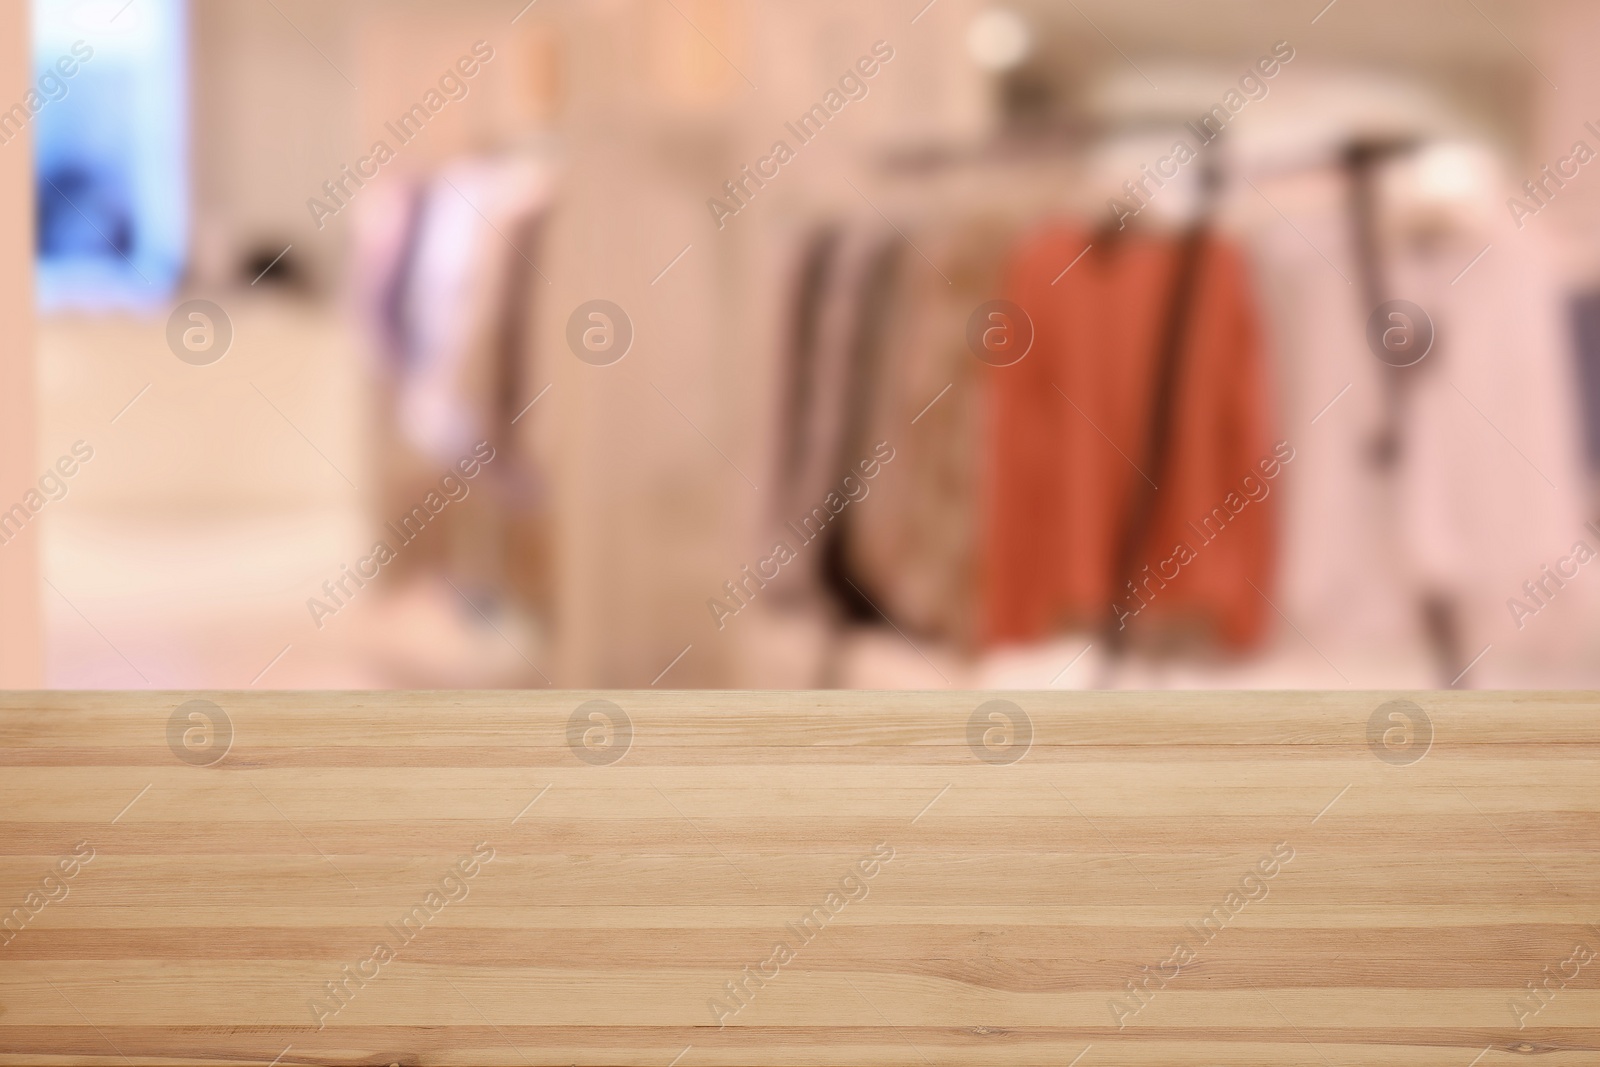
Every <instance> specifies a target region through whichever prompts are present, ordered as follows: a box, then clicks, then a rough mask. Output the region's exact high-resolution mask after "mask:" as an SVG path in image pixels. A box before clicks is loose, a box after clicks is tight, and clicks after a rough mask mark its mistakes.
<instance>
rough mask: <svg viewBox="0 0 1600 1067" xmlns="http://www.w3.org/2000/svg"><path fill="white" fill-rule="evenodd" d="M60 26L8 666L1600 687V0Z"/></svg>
mask: <svg viewBox="0 0 1600 1067" xmlns="http://www.w3.org/2000/svg"><path fill="white" fill-rule="evenodd" d="M7 12H8V13H7V14H6V15H5V18H6V19H7V20H8V21H7V24H6V25H5V26H4V27H0V47H3V48H4V49H6V61H5V64H4V67H5V69H6V71H7V83H6V85H5V87H4V94H3V99H0V108H8V109H9V110H6V111H4V113H3V114H0V196H3V199H4V202H5V210H6V211H7V212H8V213H10V215H9V217H8V218H7V220H6V225H5V226H4V227H0V230H3V231H4V232H5V233H6V234H7V236H6V237H5V242H6V244H5V248H4V249H0V252H3V255H4V256H5V257H9V258H6V259H5V260H4V261H3V262H0V281H3V282H4V288H5V293H4V295H3V296H0V299H3V300H4V301H5V306H4V309H3V312H4V314H5V315H6V318H7V321H8V322H10V323H12V324H13V326H14V327H15V328H14V329H12V330H9V331H8V332H9V333H11V335H12V336H11V338H10V339H9V340H8V342H7V345H8V347H7V348H6V349H5V353H4V357H3V358H4V370H3V374H4V378H5V380H4V381H3V382H0V394H4V396H5V399H4V400H3V401H0V405H3V414H4V416H5V418H4V420H3V421H4V422H5V423H6V425H5V427H4V428H3V432H4V434H5V435H6V437H5V444H4V447H3V451H4V453H5V458H4V460H3V469H0V475H3V477H0V489H3V495H0V509H4V510H3V513H0V595H3V598H4V601H5V604H6V611H5V616H6V618H5V620H4V633H3V635H0V636H3V638H4V641H3V644H4V646H5V647H4V651H3V655H0V674H3V677H0V681H4V682H5V684H8V685H21V686H50V687H72V688H144V687H150V688H162V689H176V688H248V687H252V686H254V687H262V688H296V689H338V688H456V687H485V688H501V687H509V688H520V687H542V686H561V687H572V688H638V689H643V688H648V687H652V686H654V687H657V688H700V687H719V688H785V689H787V688H817V687H829V688H831V687H841V688H864V689H873V688H912V689H937V688H943V687H958V688H967V687H971V688H1034V689H1045V688H1073V689H1084V688H1119V689H1169V688H1250V689H1256V688H1268V689H1332V688H1433V687H1457V688H1509V687H1519V688H1520V687H1536V688H1569V687H1596V686H1600V493H1597V492H1596V487H1597V485H1600V166H1591V164H1593V163H1594V162H1595V161H1596V159H1597V158H1600V103H1597V101H1600V67H1597V66H1596V64H1595V63H1594V62H1593V59H1592V54H1593V52H1594V50H1595V47H1600V5H1596V4H1592V3H1586V2H1582V0H1535V2H1518V0H1410V2H1407V3H1382V2H1378V0H1334V2H1332V3H1328V0H1073V2H1070V3H1057V2H1053V0H1005V2H1004V3H998V4H996V3H989V2H988V0H871V2H868V3H862V2H858V0H857V2H849V0H810V2H806V3H769V2H759V0H533V2H528V0H450V2H449V3H445V2H438V0H435V2H422V0H339V2H337V3H327V2H317V0H32V4H31V9H30V5H28V4H26V3H18V4H13V5H7ZM1591 46H1595V47H1591ZM29 55H31V57H32V58H31V61H29V60H28V59H27V58H26V57H27V56H29Z"/></svg>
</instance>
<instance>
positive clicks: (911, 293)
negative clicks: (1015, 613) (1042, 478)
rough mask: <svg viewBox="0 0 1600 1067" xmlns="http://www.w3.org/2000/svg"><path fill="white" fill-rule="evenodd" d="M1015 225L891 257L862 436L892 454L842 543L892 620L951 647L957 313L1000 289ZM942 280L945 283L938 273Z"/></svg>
mask: <svg viewBox="0 0 1600 1067" xmlns="http://www.w3.org/2000/svg"><path fill="white" fill-rule="evenodd" d="M1014 233H1015V229H1014V227H1013V226H1011V225H1010V224H1008V223H1002V222H1000V221H998V220H995V219H990V218H975V219H970V220H967V221H964V222H961V223H958V224H956V225H946V226H943V227H940V228H937V229H934V228H929V229H927V230H924V231H919V232H917V233H916V234H915V235H914V238H913V239H914V240H915V241H916V245H917V248H918V249H919V250H920V251H921V252H922V253H923V254H925V255H926V256H928V258H929V259H931V260H932V261H933V262H932V264H931V265H930V263H929V262H927V261H926V260H924V259H922V258H921V256H908V257H906V258H905V259H903V260H902V262H901V265H900V273H899V277H898V284H897V286H896V289H895V292H894V297H893V299H894V301H895V306H894V308H893V309H892V310H891V312H890V322H889V327H888V333H887V338H886V342H885V345H884V348H883V351H882V353H881V356H880V358H881V360H882V365H881V367H880V368H879V374H878V378H877V390H876V395H875V397H874V399H873V405H872V416H871V421H870V425H871V430H870V431H869V433H868V435H867V440H868V441H869V442H870V443H873V444H876V443H877V442H879V441H887V442H888V443H889V444H890V446H891V447H893V448H894V450H895V452H894V459H893V460H892V461H890V462H889V463H888V464H887V465H886V466H884V468H883V470H882V472H881V473H880V474H879V476H878V477H877V479H876V480H875V481H873V482H872V483H871V486H872V492H871V496H870V497H869V498H868V499H866V500H865V501H863V502H862V503H861V504H859V505H856V509H857V510H856V514H855V516H854V518H853V525H852V526H851V528H850V543H849V545H848V546H847V551H848V553H849V558H850V561H851V563H852V564H853V565H854V566H855V568H856V569H857V570H858V572H859V573H860V575H861V577H862V578H863V580H864V581H865V582H866V585H867V590H868V592H869V593H870V595H871V596H872V597H873V599H874V600H875V602H876V603H877V606H878V607H879V608H881V609H882V610H883V612H884V614H886V615H887V616H888V617H889V618H890V619H891V620H892V621H893V622H894V624H895V625H896V626H899V627H901V628H902V629H905V630H907V631H910V632H915V633H919V634H927V635H930V636H935V637H938V638H942V639H944V640H948V641H954V642H956V643H958V644H960V645H963V646H965V645H969V644H970V643H971V641H972V638H973V636H974V622H975V619H976V614H977V613H976V611H975V609H974V588H975V583H974V574H975V571H974V551H975V544H976V519H977V515H978V511H979V509H978V501H977V494H978V492H979V485H978V481H977V466H976V461H977V458H978V450H977V447H976V443H977V442H978V441H979V440H981V437H982V435H981V433H980V425H979V418H980V417H981V404H980V397H979V392H978V388H977V380H976V377H977V376H976V374H975V371H976V370H977V368H978V366H979V364H978V361H977V359H976V357H975V356H974V355H973V354H972V353H971V352H970V351H968V349H967V345H966V329H967V320H968V318H969V317H970V316H971V315H972V313H973V311H974V309H976V308H977V307H978V305H979V304H981V303H983V302H984V301H986V300H991V299H995V298H996V297H998V296H999V295H1000V291H1001V271H1002V268H1003V266H1004V257H1005V255H1006V253H1007V252H1008V251H1009V250H1010V247H1011V244H1012V240H1013V237H1014ZM947 279H948V281H947Z"/></svg>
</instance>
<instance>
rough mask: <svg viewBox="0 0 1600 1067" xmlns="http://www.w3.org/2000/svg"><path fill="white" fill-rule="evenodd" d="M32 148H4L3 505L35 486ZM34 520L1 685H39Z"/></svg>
mask: <svg viewBox="0 0 1600 1067" xmlns="http://www.w3.org/2000/svg"><path fill="white" fill-rule="evenodd" d="M32 70H33V62H32V59H31V57H30V55H29V40H28V5H27V4H24V3H9V4H0V101H3V103H0V107H7V108H9V107H10V106H11V104H12V103H14V102H15V101H18V100H21V99H22V98H23V94H24V93H25V92H26V91H27V89H28V84H29V80H30V75H31V73H32ZM32 169H33V152H32V138H31V136H30V135H29V133H28V131H27V130H26V129H24V131H23V132H22V134H21V135H20V136H18V137H15V138H13V139H12V140H10V141H8V142H7V143H6V144H4V145H0V213H3V217H0V322H3V323H5V328H4V329H3V330H0V509H9V508H10V507H11V506H12V505H13V504H14V503H16V502H18V501H20V500H21V499H22V497H23V495H24V494H25V493H26V492H27V491H28V490H29V489H30V488H32V487H33V483H34V480H35V479H37V478H38V477H39V472H38V471H37V470H35V469H34V467H35V465H36V464H35V461H34V454H35V443H34V365H33V364H34V361H33V186H32V182H33V177H32ZM38 540H39V531H38V526H37V524H32V523H30V524H29V526H28V527H26V528H25V529H24V531H23V532H22V534H21V535H20V536H18V537H14V538H13V539H12V540H11V541H10V542H8V543H6V544H3V545H0V686H5V687H30V686H37V685H39V684H40V662H41V659H40V643H39V590H38V582H39V576H38Z"/></svg>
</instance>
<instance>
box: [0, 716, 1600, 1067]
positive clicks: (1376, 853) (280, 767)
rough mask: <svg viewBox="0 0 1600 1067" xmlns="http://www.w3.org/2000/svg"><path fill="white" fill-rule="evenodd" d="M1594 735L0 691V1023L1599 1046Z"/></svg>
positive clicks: (235, 1041) (739, 1050) (891, 1040)
mask: <svg viewBox="0 0 1600 1067" xmlns="http://www.w3.org/2000/svg"><path fill="white" fill-rule="evenodd" d="M197 698H199V699H205V700H209V701H211V702H212V703H213V704H214V705H216V706H217V707H218V708H220V709H221V712H220V713H218V719H217V721H216V723H211V722H209V721H208V720H205V719H203V718H202V719H198V720H191V719H190V718H189V717H188V714H189V711H190V710H193V709H192V708H190V707H189V706H188V705H187V704H186V702H187V701H189V700H192V699H197ZM593 699H604V700H609V701H611V702H613V703H614V704H615V705H616V706H617V707H620V708H621V709H623V711H624V712H625V713H626V715H627V719H628V725H627V726H624V725H623V724H622V723H621V721H620V719H617V718H616V716H615V715H614V714H613V715H612V719H611V721H607V720H605V719H604V718H603V717H602V718H599V719H592V720H591V719H588V718H584V717H583V716H580V717H579V721H578V722H576V723H575V724H573V723H572V722H571V721H570V720H571V719H572V717H573V715H574V712H575V711H577V710H578V709H580V706H583V710H584V712H585V713H587V712H588V711H590V710H593V709H592V708H591V707H589V706H587V705H586V702H587V701H590V700H593ZM996 699H1002V700H1007V701H1010V702H1011V703H1012V704H1013V705H1014V706H1016V707H1017V708H1018V709H1020V711H1018V712H1016V713H1013V714H1014V715H1015V716H1019V717H1018V718H1016V720H1015V721H1007V720H1005V719H1004V718H1002V719H996V720H991V719H989V718H988V717H987V714H988V711H990V710H994V709H992V708H987V707H986V710H985V711H984V712H983V714H981V715H980V716H979V718H978V721H977V722H976V723H973V722H972V719H973V716H974V711H975V709H979V708H980V706H986V702H988V701H991V700H996ZM1395 699H1405V700H1409V701H1411V702H1413V703H1414V704H1415V705H1416V706H1417V709H1418V710H1417V711H1416V712H1415V713H1414V715H1415V716H1417V717H1416V718H1415V720H1414V721H1413V720H1406V719H1404V717H1402V718H1401V719H1391V718H1389V716H1388V712H1387V711H1382V712H1380V709H1383V708H1387V707H1388V703H1389V702H1390V701H1392V700H1395ZM1390 710H1393V709H1390ZM1375 712H1380V713H1379V715H1378V717H1377V719H1376V721H1374V713H1375ZM175 716H176V718H175ZM223 716H225V720H224V719H223V718H222V717H223ZM1020 716H1025V721H1024V719H1022V718H1021V717H1020ZM228 729H231V741H230V742H229V743H228V744H227V746H226V750H225V752H224V746H223V745H222V744H221V741H222V740H223V739H224V738H225V735H226V733H227V731H228ZM185 731H190V732H189V734H188V736H187V737H185V736H184V732H185ZM985 731H988V733H987V734H986V733H985ZM1030 731H1031V742H1030V743H1029V744H1027V745H1022V744H1017V745H1015V746H1014V747H1009V748H1008V747H1006V745H1007V742H1008V740H1009V741H1017V740H1019V739H1020V738H1022V737H1025V736H1027V735H1028V734H1029V732H1030ZM1385 731H1388V733H1385ZM586 732H587V733H586ZM1430 733H1431V738H1430V736H1429V735H1430ZM625 740H626V743H623V742H624V741H625ZM985 740H988V741H990V742H993V744H992V745H991V746H989V747H985V745H984V741H985ZM569 741H571V742H572V743H571V744H569ZM1386 743H1387V746H1388V747H1385V745H1386ZM974 744H976V747H974ZM580 757H582V758H580ZM1007 759H1010V760H1011V761H1010V762H1004V761H1005V760H1007ZM212 760H215V762H210V761H212ZM1597 769H1600V695H1595V694H1577V693H1539V694H1533V693H1497V694H1486V693H1437V694H1435V693H1412V694H1391V693H1353V694H1352V693H1341V694H1317V693H1295V694H1275V693H1229V694H1199V695H1191V694H1171V693H1166V694H1128V693H1113V694H1081V693H1080V694H1068V693H1012V694H985V693H977V694H974V693H946V694H929V693H913V694H897V693H788V694H783V693H776V694H775V693H760V694H757V693H655V692H650V693H633V692H626V693H607V694H599V693H559V692H558V693H552V692H539V693H511V692H505V693H386V694H361V693H304V694H262V693H231V692H230V693H202V694H190V693H184V694H177V693H171V694H163V693H92V694H89V693H83V694H9V695H5V696H3V697H0V921H3V922H4V924H5V927H4V929H0V942H3V943H0V1063H29V1064H39V1063H44V1064H65V1063H95V1064H101V1063H104V1064H110V1063H133V1064H141V1065H142V1064H154V1063H162V1064H169V1063H180V1064H213V1063H216V1064H222V1063H227V1064H238V1063H259V1064H268V1063H273V1062H276V1063H279V1064H305V1063H312V1064H388V1063H403V1064H507V1065H515V1064H538V1065H543V1064H641V1065H646V1064H654V1065H660V1067H666V1065H668V1064H673V1063H676V1064H679V1065H681V1067H696V1065H702V1064H801V1063H803V1064H878V1063H891V1064H929V1065H933V1064H938V1065H945V1064H997V1065H998V1064H1006V1065H1018V1064H1061V1065H1065V1064H1070V1063H1074V1062H1075V1063H1077V1064H1079V1065H1080V1067H1106V1065H1147V1064H1230V1065H1260V1067H1266V1065H1272V1067H1286V1065H1302V1064H1303V1065H1307V1067H1316V1065H1328V1067H1331V1065H1335V1064H1337V1065H1340V1067H1344V1065H1380V1064H1425V1065H1438V1067H1469V1065H1472V1064H1478V1065H1480V1067H1496V1065H1498V1064H1503V1063H1506V1062H1509V1061H1510V1058H1511V1057H1513V1056H1520V1055H1528V1054H1538V1055H1539V1056H1540V1057H1541V1062H1544V1063H1550V1064H1600V958H1584V955H1583V952H1582V951H1581V950H1580V951H1577V952H1576V953H1575V949H1578V947H1579V946H1586V947H1588V948H1589V949H1590V950H1591V952H1590V956H1591V957H1592V955H1593V951H1592V950H1600V791H1597V790H1596V788H1595V783H1596V780H1597V779H1596V771H1597ZM75 849H76V850H77V852H76V853H75V851H74V850H75ZM491 851H492V858H485V857H486V856H487V855H488V854H489V853H490V852H491ZM91 853H92V858H91V859H87V861H86V862H85V861H83V859H82V857H84V856H87V855H89V854H91ZM475 855H476V857H477V858H476V859H474V858H473V857H474V856H475ZM1285 856H1289V857H1290V858H1287V859H1284V858H1283V857H1285ZM75 860H76V862H75ZM66 868H72V873H71V874H70V876H69V875H68V874H66V873H65V869H66ZM1268 869H1270V870H1271V873H1270V874H1267V873H1266V871H1267V870H1268ZM469 870H470V871H471V873H470V874H469V873H467V872H468V871H469ZM869 871H870V875H869V873H868V872H869ZM52 872H55V873H54V874H52ZM47 876H50V877H49V878H48V879H47ZM1247 876H1248V880H1247ZM430 893H435V894H437V895H436V896H434V897H431V898H430V897H429V894H430ZM830 894H835V895H834V896H832V897H830ZM1230 894H1232V895H1230ZM52 896H53V897H55V898H56V899H49V898H50V897H52ZM452 898H454V899H452ZM419 909H420V910H419ZM406 915H410V916H411V921H412V926H411V927H410V928H408V929H407V930H405V931H403V933H404V934H405V935H406V936H402V931H401V930H400V929H399V924H400V923H401V920H402V917H404V916H406ZM19 916H20V918H19ZM808 916H809V919H808V920H807V921H808V923H809V925H808V926H807V927H806V929H805V930H804V931H801V930H800V929H798V928H797V924H799V923H800V922H801V921H802V919H805V918H806V917H808ZM1208 916H1209V920H1208V918H1207V917H1208ZM806 935H809V936H806ZM779 943H782V944H783V945H784V946H786V948H787V950H788V955H787V956H785V955H784V954H783V953H782V952H779V951H777V950H776V948H775V946H777V945H778V944H779ZM379 944H383V945H385V946H386V947H387V948H388V949H389V957H390V958H387V959H385V958H383V957H382V956H378V955H375V949H376V947H377V946H378V945H379ZM1180 945H1181V946H1184V947H1185V948H1186V949H1187V954H1186V955H1180V954H1179V952H1180ZM747 965H748V967H749V968H751V969H748V970H747ZM346 968H348V970H347V969H346ZM352 972H355V973H358V974H360V975H362V976H364V977H358V978H355V979H348V980H346V982H345V985H344V986H343V987H342V989H340V990H339V995H338V996H335V995H334V994H333V993H331V992H330V991H329V983H337V982H340V981H341V980H345V979H346V976H347V975H348V974H350V973H352ZM750 975H764V977H754V978H752V977H749V976H750ZM1530 982H1531V983H1534V985H1535V987H1538V988H1539V989H1540V992H1539V994H1538V996H1537V997H1535V996H1534V994H1532V993H1530V991H1529V983H1530ZM729 983H742V985H735V986H734V987H733V990H732V991H730V988H729ZM1130 983H1134V984H1135V985H1134V991H1130ZM1541 983H1542V985H1541ZM319 1022H320V1023H321V1026H320V1028H319V1025H318V1024H319ZM719 1024H721V1025H719ZM1480 1056H1481V1058H1480Z"/></svg>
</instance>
